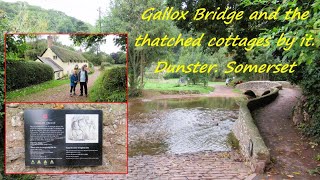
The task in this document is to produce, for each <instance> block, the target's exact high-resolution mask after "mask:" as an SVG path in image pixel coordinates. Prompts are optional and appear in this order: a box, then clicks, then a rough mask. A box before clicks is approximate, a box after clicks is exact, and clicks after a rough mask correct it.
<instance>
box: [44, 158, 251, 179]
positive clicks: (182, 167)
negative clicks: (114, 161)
mask: <svg viewBox="0 0 320 180" xmlns="http://www.w3.org/2000/svg"><path fill="white" fill-rule="evenodd" d="M231 156H232V155H231V154H230V153H228V152H218V153H217V152H201V153H192V154H180V155H165V154H164V155H155V156H149V155H147V156H136V157H132V158H129V173H128V174H127V175H125V174H123V175H114V174H92V175H78V174H74V175H52V176H38V178H39V179H59V180H76V179H83V180H87V179H246V178H247V177H248V176H249V175H250V174H251V172H250V168H249V167H247V166H246V163H245V162H240V161H238V160H236V159H235V158H232V157H231Z"/></svg>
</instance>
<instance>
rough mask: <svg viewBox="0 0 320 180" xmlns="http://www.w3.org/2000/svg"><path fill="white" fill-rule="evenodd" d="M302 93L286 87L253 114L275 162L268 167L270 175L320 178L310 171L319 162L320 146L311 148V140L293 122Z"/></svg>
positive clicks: (280, 177) (275, 176)
mask: <svg viewBox="0 0 320 180" xmlns="http://www.w3.org/2000/svg"><path fill="white" fill-rule="evenodd" d="M300 96H301V93H300V91H299V90H297V89H288V88H284V89H283V90H280V91H279V96H278V97H277V99H276V100H275V101H274V102H272V103H271V104H269V105H267V106H265V107H264V108H260V109H258V110H256V111H254V113H253V117H254V119H255V121H256V122H257V125H258V128H259V130H260V133H261V135H262V137H263V139H264V141H265V143H266V145H267V147H268V148H269V149H270V153H271V158H272V162H273V163H272V164H271V165H270V166H269V169H268V170H267V174H269V178H272V177H274V178H279V179H282V178H288V177H294V178H297V179H319V178H320V176H319V175H318V176H316V177H315V176H310V175H309V173H308V170H310V169H315V168H316V167H317V164H319V163H317V162H316V161H315V160H314V157H315V155H316V154H317V152H320V151H319V148H312V147H311V145H310V144H309V142H310V140H308V139H307V138H304V137H303V136H302V135H301V133H300V131H299V130H298V129H297V127H296V126H294V124H293V121H292V110H293V107H294V106H295V105H296V103H297V100H298V97H300ZM270 176H271V177H270ZM260 178H266V177H262V176H261V177H260Z"/></svg>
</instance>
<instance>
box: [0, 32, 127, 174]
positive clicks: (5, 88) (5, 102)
mask: <svg viewBox="0 0 320 180" xmlns="http://www.w3.org/2000/svg"><path fill="white" fill-rule="evenodd" d="M7 35H106V36H107V35H126V102H40V101H39V102H7V99H6V92H7V91H6V90H7V87H6V80H7V73H6V72H7V71H6V67H7V66H6V62H7V58H6V44H7V43H6V37H7ZM128 39H129V37H128V33H51V32H41V33H5V34H4V47H3V48H4V131H5V132H4V133H5V137H4V162H3V163H4V173H5V174H6V175H13V174H66V175H68V174H87V175H89V174H128V172H129V157H128V149H129V147H128V146H129V144H128V142H129V141H128V138H129V137H128V108H129V105H128V99H129V94H128V71H129V68H128V66H129V63H128V59H129V55H128V51H129V50H128V48H129V46H128V42H129V40H128ZM7 104H126V151H127V152H126V172H61V173H57V172H41V173H28V172H7V169H6V143H7V142H6V141H7V138H6V136H7V131H6V122H7V115H6V108H7V107H6V106H7Z"/></svg>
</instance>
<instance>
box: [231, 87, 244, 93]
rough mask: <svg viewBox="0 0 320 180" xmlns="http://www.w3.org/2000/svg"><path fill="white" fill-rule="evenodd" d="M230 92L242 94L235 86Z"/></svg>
mask: <svg viewBox="0 0 320 180" xmlns="http://www.w3.org/2000/svg"><path fill="white" fill-rule="evenodd" d="M232 92H234V93H239V94H242V91H241V90H240V89H237V88H234V89H232Z"/></svg>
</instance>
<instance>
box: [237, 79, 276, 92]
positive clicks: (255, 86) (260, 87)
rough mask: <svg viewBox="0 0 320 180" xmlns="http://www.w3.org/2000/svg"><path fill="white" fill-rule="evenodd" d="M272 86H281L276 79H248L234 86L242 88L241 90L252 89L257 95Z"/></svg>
mask: <svg viewBox="0 0 320 180" xmlns="http://www.w3.org/2000/svg"><path fill="white" fill-rule="evenodd" d="M273 87H279V89H281V88H282V86H281V84H280V83H278V82H276V81H249V82H245V83H241V84H238V85H237V86H236V88H238V89H240V90H242V91H243V92H245V91H247V90H252V91H253V92H254V93H255V94H256V95H258V96H261V95H262V93H264V92H265V91H267V90H270V89H271V88H273Z"/></svg>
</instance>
